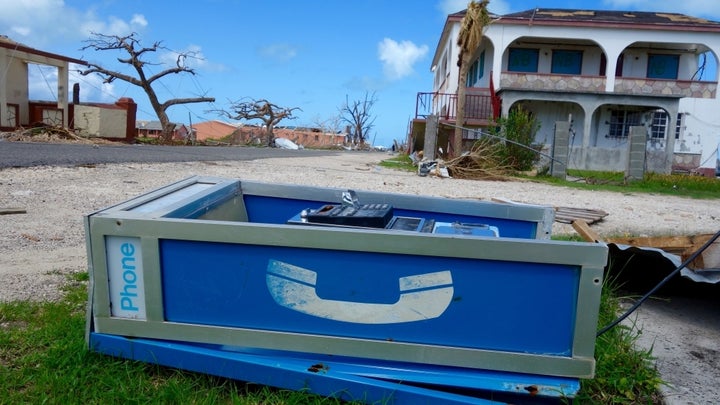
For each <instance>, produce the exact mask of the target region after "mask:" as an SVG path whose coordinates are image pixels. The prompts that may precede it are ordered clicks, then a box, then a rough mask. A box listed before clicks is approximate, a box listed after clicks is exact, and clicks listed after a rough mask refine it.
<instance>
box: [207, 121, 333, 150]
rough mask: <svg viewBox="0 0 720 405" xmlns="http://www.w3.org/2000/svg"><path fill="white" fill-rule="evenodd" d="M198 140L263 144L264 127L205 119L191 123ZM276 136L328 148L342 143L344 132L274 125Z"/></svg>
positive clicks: (308, 145) (298, 142)
mask: <svg viewBox="0 0 720 405" xmlns="http://www.w3.org/2000/svg"><path fill="white" fill-rule="evenodd" d="M193 130H195V133H196V136H197V140H198V141H206V140H208V139H216V140H218V139H222V138H228V142H231V143H234V144H238V145H242V144H245V145H248V144H250V145H261V144H265V142H266V141H265V127H263V126H260V125H249V124H230V123H227V122H223V121H216V120H215V121H205V122H199V123H197V124H193ZM273 134H274V135H275V137H276V138H285V139H288V140H291V141H293V142H294V143H296V144H298V145H302V146H304V147H309V148H329V147H334V146H339V145H343V144H344V142H345V134H343V133H334V132H325V131H323V130H321V129H319V128H306V127H275V128H274V129H273Z"/></svg>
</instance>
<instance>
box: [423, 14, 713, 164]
mask: <svg viewBox="0 0 720 405" xmlns="http://www.w3.org/2000/svg"><path fill="white" fill-rule="evenodd" d="M464 15H465V11H461V12H458V13H454V14H450V15H449V16H448V17H447V20H446V23H445V26H444V27H443V30H442V32H441V33H440V40H439V43H438V47H437V49H436V50H435V55H434V57H433V61H432V64H431V71H432V72H433V74H434V83H433V86H432V91H431V92H425V93H418V96H417V102H416V111H417V113H416V117H415V119H414V120H413V125H412V131H411V134H410V136H411V140H410V141H411V145H413V146H414V148H415V149H418V148H422V145H423V144H422V142H419V140H420V139H422V138H423V137H424V133H425V129H426V119H427V118H428V117H430V116H434V117H437V118H438V119H439V129H438V131H437V146H438V147H443V148H447V145H448V144H449V142H448V137H449V136H451V135H450V134H451V133H452V131H453V126H454V125H460V126H463V127H465V128H479V129H482V128H485V127H487V126H488V125H491V121H492V119H493V117H498V116H507V115H508V113H509V112H510V111H511V110H512V109H513V108H515V107H522V108H523V109H524V110H526V111H529V112H530V113H531V114H532V115H533V116H534V117H535V118H536V119H537V120H538V121H539V122H540V124H541V128H540V130H539V132H538V133H537V135H536V138H535V142H536V143H537V144H538V145H540V146H542V147H544V149H545V150H546V151H547V152H550V153H552V152H553V148H554V142H555V140H556V133H555V128H556V125H557V123H563V122H564V123H567V124H569V128H570V130H569V131H568V132H569V133H568V134H566V135H563V138H567V139H569V141H567V140H566V141H563V142H565V144H564V145H562V146H563V147H562V148H558V150H563V151H567V163H568V167H569V168H575V169H587V170H610V171H622V170H624V169H626V166H627V165H628V161H629V160H631V159H633V160H634V161H637V160H636V159H639V161H640V164H643V165H644V166H645V169H646V170H647V171H654V172H660V173H668V172H671V171H693V172H699V173H703V174H706V175H710V174H711V175H713V176H714V174H715V166H716V156H717V151H718V144H720V132H718V128H719V127H720V115H719V114H718V112H719V111H720V100H719V99H718V91H717V88H718V60H719V59H720V22H716V21H709V20H706V19H702V18H696V17H692V16H687V15H682V14H675V13H659V12H622V11H596V10H565V9H543V8H538V9H532V10H527V11H523V12H518V13H512V14H506V15H492V16H491V20H492V21H491V23H490V24H489V25H488V26H487V27H486V30H485V32H484V36H483V39H482V41H481V43H480V45H479V46H478V48H477V49H476V50H475V51H474V52H473V61H472V62H471V63H472V65H471V66H470V68H469V71H468V75H467V77H462V78H460V77H458V76H459V68H458V66H457V59H458V53H459V48H458V46H457V38H458V34H459V32H460V25H461V21H462V19H463V17H464ZM703 74H705V76H703ZM708 74H710V77H706V76H707V75H708ZM459 80H462V81H463V82H465V83H466V85H467V86H468V91H467V96H466V110H465V120H464V122H462V123H458V122H456V109H457V89H458V81H459ZM560 127H564V124H563V125H562V126H560ZM430 128H432V127H430ZM631 129H632V131H631ZM476 136H477V133H476V132H475V131H466V132H465V136H464V149H467V148H468V147H469V146H470V145H471V144H472V143H473V142H474V139H475V137H476ZM631 146H632V148H633V152H632V153H631V152H630V150H631ZM643 146H644V148H643ZM638 148H639V150H638ZM643 149H644V150H643ZM446 150H447V149H446Z"/></svg>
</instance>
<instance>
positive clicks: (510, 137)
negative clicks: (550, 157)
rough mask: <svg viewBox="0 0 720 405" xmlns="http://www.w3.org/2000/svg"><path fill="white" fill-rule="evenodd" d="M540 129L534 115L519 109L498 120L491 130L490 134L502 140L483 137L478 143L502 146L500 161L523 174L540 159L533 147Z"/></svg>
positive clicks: (499, 150)
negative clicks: (494, 143)
mask: <svg viewBox="0 0 720 405" xmlns="http://www.w3.org/2000/svg"><path fill="white" fill-rule="evenodd" d="M539 129H540V123H538V121H537V120H536V119H535V118H534V117H533V115H532V114H531V113H530V112H529V111H526V110H525V109H523V108H522V107H517V108H513V109H512V110H511V111H510V113H509V114H508V116H507V117H500V118H498V119H497V122H496V126H495V127H490V128H489V131H490V134H491V135H495V136H497V137H499V138H500V139H497V138H492V139H487V138H486V137H483V138H481V139H480V140H479V141H477V142H481V143H482V142H488V141H490V142H497V143H498V144H499V145H500V146H501V147H500V148H499V149H498V150H497V155H498V158H499V159H498V161H501V162H505V165H506V166H508V167H509V168H510V169H511V170H515V171H520V172H522V171H526V170H530V169H531V168H532V166H533V164H534V163H535V162H536V161H537V159H538V154H537V153H536V151H535V150H534V149H532V147H531V146H532V143H533V141H534V140H535V134H536V133H537V131H538V130H539Z"/></svg>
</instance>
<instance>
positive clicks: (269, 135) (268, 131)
mask: <svg viewBox="0 0 720 405" xmlns="http://www.w3.org/2000/svg"><path fill="white" fill-rule="evenodd" d="M265 139H267V146H270V147H272V146H273V145H274V142H273V141H275V137H274V136H273V125H271V124H267V125H265Z"/></svg>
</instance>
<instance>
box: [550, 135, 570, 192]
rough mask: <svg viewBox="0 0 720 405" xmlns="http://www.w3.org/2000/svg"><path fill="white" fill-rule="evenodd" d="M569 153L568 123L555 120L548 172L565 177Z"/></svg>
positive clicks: (554, 175) (561, 177)
mask: <svg viewBox="0 0 720 405" xmlns="http://www.w3.org/2000/svg"><path fill="white" fill-rule="evenodd" d="M569 153H570V123H569V122H567V121H556V122H555V136H554V137H553V148H552V157H553V160H551V161H550V174H551V175H552V176H553V177H557V178H560V179H563V180H564V179H565V177H566V176H567V163H568V155H569Z"/></svg>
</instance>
